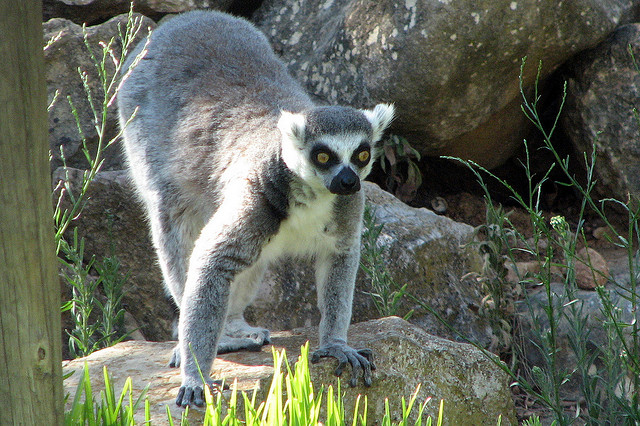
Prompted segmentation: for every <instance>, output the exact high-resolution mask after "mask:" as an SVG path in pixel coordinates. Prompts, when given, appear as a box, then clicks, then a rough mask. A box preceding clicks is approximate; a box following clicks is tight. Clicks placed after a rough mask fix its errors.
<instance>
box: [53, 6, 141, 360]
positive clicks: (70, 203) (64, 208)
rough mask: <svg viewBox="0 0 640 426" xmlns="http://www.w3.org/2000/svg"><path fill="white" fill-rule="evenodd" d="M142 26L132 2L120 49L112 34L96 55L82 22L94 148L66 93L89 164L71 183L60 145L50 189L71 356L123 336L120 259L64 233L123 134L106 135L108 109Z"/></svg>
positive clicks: (83, 75) (84, 75)
mask: <svg viewBox="0 0 640 426" xmlns="http://www.w3.org/2000/svg"><path fill="white" fill-rule="evenodd" d="M141 29H142V19H141V18H140V17H134V16H133V3H132V4H131V8H130V11H129V15H128V17H127V24H126V26H125V28H124V29H121V28H120V27H119V39H120V42H121V47H122V49H121V52H120V54H119V55H118V56H116V54H115V50H114V46H115V42H116V38H115V37H112V38H111V39H110V40H109V41H108V42H106V43H105V42H101V43H100V46H101V51H100V53H98V55H97V56H96V52H94V49H93V48H92V47H91V45H90V43H89V41H88V37H87V31H86V27H84V26H83V35H84V44H85V47H86V49H87V50H88V52H89V54H90V56H91V59H92V61H93V63H94V65H95V67H96V70H97V74H98V78H99V81H100V85H101V89H102V92H101V93H100V94H95V93H93V91H92V89H91V87H90V85H89V75H88V73H87V72H86V71H85V70H82V69H78V74H79V77H80V80H81V81H82V84H83V87H84V90H85V95H86V98H87V100H88V101H89V105H90V108H91V112H92V113H93V124H94V128H95V130H96V133H97V140H98V142H97V147H96V148H95V151H93V152H91V151H90V150H89V147H88V143H87V138H86V136H85V135H84V133H83V131H82V125H81V121H80V118H79V114H78V111H77V110H76V108H75V106H74V104H73V101H72V100H71V97H70V96H67V101H68V103H69V106H70V108H71V112H72V114H73V116H74V118H75V121H76V125H77V128H78V132H79V134H80V137H81V139H82V152H83V154H84V156H85V158H86V159H87V161H88V163H89V169H88V170H85V171H83V173H82V181H81V183H80V185H79V188H74V187H73V185H72V184H71V175H70V173H71V172H70V169H69V168H68V167H67V164H66V159H65V153H64V150H63V147H62V146H61V147H60V156H61V159H62V161H63V168H64V175H65V176H64V178H63V179H61V180H60V181H59V182H58V185H57V186H56V188H55V190H54V194H55V196H57V202H56V205H55V210H54V215H53V218H54V225H55V242H56V254H58V255H60V257H59V258H60V261H61V263H62V265H63V276H64V278H65V280H66V281H67V283H68V284H69V286H70V288H71V290H72V296H71V300H70V301H69V302H67V303H65V304H64V305H63V307H62V311H63V312H66V311H70V312H71V317H72V319H73V324H74V326H73V329H72V330H71V331H69V332H68V333H69V349H70V352H71V354H72V355H73V356H86V355H88V354H90V353H91V352H93V351H95V350H97V349H100V348H103V347H106V346H110V345H112V344H115V343H117V342H119V341H121V340H122V339H124V338H125V336H126V335H120V336H118V333H119V332H120V329H121V328H122V324H123V316H124V310H123V309H122V297H123V291H122V288H123V286H124V283H125V281H126V277H125V276H124V275H122V273H121V272H120V270H119V267H120V266H119V261H118V260H117V258H116V257H115V255H114V253H113V251H112V253H111V255H110V256H109V257H105V258H103V259H102V260H101V261H100V262H97V261H96V258H95V256H91V257H90V258H89V260H88V261H86V259H85V250H84V239H83V238H82V237H79V236H78V229H77V228H75V229H73V231H72V232H73V234H72V235H73V239H72V242H71V243H70V242H69V241H67V237H65V235H66V234H67V233H68V231H69V227H70V226H71V225H72V224H73V221H74V220H75V219H76V218H77V217H78V216H80V214H81V213H82V210H83V209H84V207H85V205H86V203H87V194H88V190H89V187H90V185H91V183H92V182H93V181H94V179H95V177H96V175H97V174H98V172H99V171H100V170H101V168H102V165H103V163H104V158H103V155H104V151H105V150H106V149H107V148H109V147H110V146H111V145H113V144H114V143H115V141H116V140H117V139H118V138H119V137H120V135H121V133H122V129H121V130H120V132H119V133H118V134H116V135H115V136H113V137H111V138H108V137H107V133H106V132H107V114H108V111H109V110H110V109H111V108H113V104H114V101H115V98H116V95H117V93H118V90H119V88H120V84H121V77H122V76H121V74H122V71H123V69H122V67H123V63H124V60H125V57H126V56H127V54H128V53H129V51H130V49H131V47H132V44H133V42H134V40H135V39H136V37H137V36H138V34H139V32H140V31H141ZM54 40H55V37H54V39H52V40H51V41H49V42H48V43H47V44H46V46H45V49H47V48H50V46H51V45H52V43H53V42H54ZM147 40H148V39H147ZM143 51H144V49H143ZM142 54H143V53H141V54H140V55H139V56H138V57H137V58H136V59H135V60H134V64H133V65H132V67H133V66H135V64H136V63H137V62H138V61H139V60H140V58H141V56H142ZM109 64H110V66H109ZM110 68H111V69H110ZM126 75H127V73H125V76H124V77H125V78H126ZM58 94H59V92H56V96H54V99H53V100H52V103H51V105H50V106H49V108H51V106H52V105H53V103H55V102H56V101H57V99H58ZM131 118H133V116H132V117H131ZM131 118H130V119H129V121H130V120H131ZM94 270H95V271H96V272H97V275H98V276H97V278H94V277H92V276H91V272H93V271H94ZM99 288H101V289H102V292H103V293H104V295H105V296H106V301H105V302H101V301H100V298H99V296H98V289H99ZM98 311H99V312H98Z"/></svg>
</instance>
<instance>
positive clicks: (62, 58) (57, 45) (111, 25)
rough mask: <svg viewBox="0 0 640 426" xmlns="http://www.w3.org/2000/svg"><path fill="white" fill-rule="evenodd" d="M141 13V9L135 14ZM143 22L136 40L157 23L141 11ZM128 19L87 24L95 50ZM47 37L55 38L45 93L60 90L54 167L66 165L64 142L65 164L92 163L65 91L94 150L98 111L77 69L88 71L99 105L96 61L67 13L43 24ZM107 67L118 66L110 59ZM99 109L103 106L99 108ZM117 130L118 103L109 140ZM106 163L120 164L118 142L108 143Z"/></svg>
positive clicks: (52, 138)
mask: <svg viewBox="0 0 640 426" xmlns="http://www.w3.org/2000/svg"><path fill="white" fill-rule="evenodd" d="M135 16H136V17H141V15H135ZM141 18H142V19H143V21H142V28H141V30H140V32H139V34H138V36H137V37H136V39H135V41H134V45H135V43H137V42H138V41H140V40H142V39H144V38H145V37H146V34H147V28H149V27H151V28H153V27H154V26H155V24H154V23H153V21H151V20H150V19H148V18H145V17H141ZM126 22H127V15H120V16H117V17H115V18H113V19H111V20H109V21H107V22H105V23H104V24H100V25H95V26H92V27H87V28H86V32H87V39H88V43H89V45H90V46H91V49H92V50H93V52H94V54H95V55H96V56H97V57H98V58H99V57H101V56H102V48H101V47H100V45H99V43H100V42H105V43H107V42H108V41H109V40H110V39H111V38H112V37H116V36H117V35H118V25H121V27H122V29H123V31H124V28H125V25H126ZM43 31H44V42H45V43H47V42H48V41H49V40H53V43H52V44H51V45H50V46H49V47H48V48H47V49H46V50H45V52H44V54H45V77H46V81H47V99H48V102H49V103H51V102H52V101H53V99H54V96H55V93H56V91H58V92H59V95H58V96H57V98H56V99H57V100H56V101H55V103H54V104H53V105H52V107H51V109H50V110H49V145H50V149H51V154H52V157H53V159H52V161H51V170H52V171H53V170H55V169H56V168H57V167H59V166H61V165H62V160H61V156H60V147H63V149H64V155H65V157H66V159H67V164H68V165H69V166H70V167H76V168H88V163H87V160H86V159H85V156H84V154H83V153H82V146H81V145H82V138H81V137H80V133H79V132H78V127H77V125H76V120H75V118H74V117H73V114H72V113H71V107H70V106H69V103H68V102H67V99H66V97H67V96H70V97H71V100H72V102H73V104H74V106H75V108H76V110H77V111H78V118H79V120H80V125H81V129H82V132H83V133H84V135H85V137H86V138H87V145H88V148H89V150H90V151H91V152H95V149H96V146H97V132H96V130H95V124H94V116H93V113H92V110H91V106H90V104H89V101H88V100H87V94H86V93H85V90H84V88H83V85H82V80H81V78H80V76H79V74H78V69H81V70H82V71H84V72H86V73H87V77H88V82H89V87H90V88H91V91H92V93H93V99H94V103H95V105H96V107H101V105H102V98H103V97H104V91H103V89H102V84H101V83H100V81H99V79H98V74H97V70H96V66H95V64H94V62H93V61H92V59H91V55H90V54H89V51H88V50H87V48H86V46H85V44H84V38H83V34H82V27H81V26H79V25H77V24H74V23H73V22H71V21H68V20H66V19H52V20H50V21H48V22H46V23H45V24H44V25H43ZM113 46H114V49H113V50H114V54H115V55H116V57H117V58H119V56H120V51H121V46H120V45H119V40H118V38H117V37H116V42H115V43H114V45H113ZM106 71H107V74H108V76H109V78H111V76H113V72H114V67H113V64H112V63H111V61H110V60H107V63H106ZM99 114H101V109H99ZM117 132H118V118H117V114H116V113H115V108H110V109H109V113H108V115H107V121H106V133H105V134H106V138H105V139H106V140H105V143H106V142H107V141H108V140H109V139H111V138H112V137H113V136H115V135H116V134H117ZM104 160H105V163H104V166H103V169H122V168H123V162H122V155H121V153H120V148H119V147H117V146H112V147H109V148H108V149H107V150H106V151H105V156H104Z"/></svg>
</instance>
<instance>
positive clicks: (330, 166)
mask: <svg viewBox="0 0 640 426" xmlns="http://www.w3.org/2000/svg"><path fill="white" fill-rule="evenodd" d="M372 144H373V142H372V140H371V137H370V136H369V135H367V134H365V133H353V134H343V135H324V136H321V137H320V138H318V139H317V140H315V141H313V142H312V143H310V149H308V150H307V152H306V154H307V155H308V157H309V158H308V161H309V163H310V166H311V167H312V168H313V170H312V172H313V173H314V174H315V175H316V176H317V177H318V178H320V179H321V180H322V183H323V185H324V186H325V188H327V189H328V190H329V191H330V192H332V193H334V194H339V195H349V194H353V193H355V192H358V191H359V190H360V180H361V179H364V178H365V177H367V175H368V174H369V172H370V171H371V166H372V164H373V161H372V149H373V148H372Z"/></svg>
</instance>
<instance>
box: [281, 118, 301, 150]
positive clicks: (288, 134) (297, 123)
mask: <svg viewBox="0 0 640 426" xmlns="http://www.w3.org/2000/svg"><path fill="white" fill-rule="evenodd" d="M278 129H280V132H281V133H282V136H283V137H284V138H287V139H290V140H293V141H297V142H299V143H301V142H304V115H302V114H296V113H293V112H289V111H282V113H281V115H280V119H279V120H278Z"/></svg>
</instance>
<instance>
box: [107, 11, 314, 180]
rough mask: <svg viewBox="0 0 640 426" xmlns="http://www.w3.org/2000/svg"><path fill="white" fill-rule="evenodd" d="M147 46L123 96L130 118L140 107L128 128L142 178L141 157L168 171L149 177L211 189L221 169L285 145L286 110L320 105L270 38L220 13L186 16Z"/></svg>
mask: <svg viewBox="0 0 640 426" xmlns="http://www.w3.org/2000/svg"><path fill="white" fill-rule="evenodd" d="M141 49H142V46H138V47H137V49H136V51H134V52H132V54H130V55H129V59H128V61H129V63H131V62H132V61H133V59H134V58H135V57H136V55H137V54H138V53H139V51H140V50H141ZM147 50H148V52H147V53H146V54H145V55H144V57H143V59H142V60H141V61H140V62H139V64H138V65H137V66H136V67H135V68H134V69H133V71H132V73H131V75H130V76H129V77H128V79H127V80H126V81H125V82H124V86H123V90H122V91H121V93H120V95H119V99H118V102H119V108H120V113H121V117H122V119H124V117H129V116H130V115H131V114H132V113H133V112H134V109H135V107H136V106H140V110H139V111H138V113H137V115H136V118H135V120H133V121H132V122H131V123H130V124H129V125H128V126H127V128H126V129H125V133H127V134H126V136H127V137H126V138H125V139H126V140H127V144H125V149H126V151H127V157H128V159H129V162H130V163H132V166H134V167H132V171H133V173H134V174H135V173H136V170H135V167H136V166H138V165H139V164H136V163H138V161H140V162H147V163H154V162H155V163H161V164H165V165H167V167H166V168H153V167H151V168H150V169H149V174H156V175H157V174H160V175H163V176H152V177H151V178H152V179H154V180H157V179H160V180H173V181H174V183H179V182H176V181H175V179H176V177H177V178H178V179H181V180H183V182H182V183H183V184H184V185H183V186H186V187H190V186H194V185H196V186H197V187H198V188H196V190H199V189H203V186H204V185H207V184H209V185H212V184H213V183H215V182H211V181H207V179H208V177H209V176H212V175H220V173H219V170H215V169H216V168H219V167H222V166H224V167H226V166H227V165H229V164H231V163H233V162H235V161H238V160H240V161H241V160H242V159H241V158H238V157H239V156H241V157H244V158H253V161H256V159H264V158H266V157H269V154H270V153H273V152H275V151H276V150H278V149H279V147H278V146H276V145H275V144H274V142H277V141H279V139H280V138H279V134H278V130H277V127H276V125H277V120H278V117H279V114H280V111H281V110H283V109H285V110H288V111H295V112H297V111H301V110H304V109H306V108H309V107H312V106H313V104H312V102H311V100H310V99H309V97H308V96H307V94H306V93H304V91H303V90H302V88H301V87H300V86H299V84H298V83H297V82H296V81H295V80H293V79H292V78H291V76H290V75H289V74H288V72H287V70H286V67H285V66H284V64H283V63H282V62H281V61H280V60H279V59H278V58H277V57H276V56H275V54H274V53H273V51H272V49H271V47H270V45H269V43H268V41H267V39H266V37H265V36H264V35H263V34H262V33H261V32H259V31H258V30H257V29H256V28H255V27H253V25H251V24H250V23H248V22H247V21H245V20H243V19H239V18H235V17H232V16H230V15H227V14H223V13H218V12H212V11H194V12H190V13H186V14H183V15H179V16H177V17H175V18H173V19H171V20H170V21H168V22H167V23H165V24H164V25H162V26H160V27H158V29H157V30H155V31H154V32H153V34H152V36H151V39H150V42H149V44H148V46H147ZM122 124H124V123H122ZM142 129H144V132H143V131H142ZM131 141H135V143H131ZM194 150H198V153H197V155H196V156H195V157H197V158H198V160H199V161H197V162H196V161H195V160H194V155H193V154H195V153H194V152H193V151H194ZM203 151H204V152H203ZM167 158H169V159H170V161H167ZM204 159H206V161H203V160H204ZM148 177H149V176H148ZM163 177H164V179H162V178H163ZM136 179H137V180H140V179H138V178H137V177H136ZM210 189H213V188H210Z"/></svg>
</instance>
